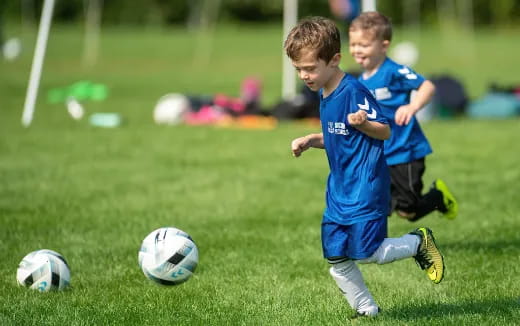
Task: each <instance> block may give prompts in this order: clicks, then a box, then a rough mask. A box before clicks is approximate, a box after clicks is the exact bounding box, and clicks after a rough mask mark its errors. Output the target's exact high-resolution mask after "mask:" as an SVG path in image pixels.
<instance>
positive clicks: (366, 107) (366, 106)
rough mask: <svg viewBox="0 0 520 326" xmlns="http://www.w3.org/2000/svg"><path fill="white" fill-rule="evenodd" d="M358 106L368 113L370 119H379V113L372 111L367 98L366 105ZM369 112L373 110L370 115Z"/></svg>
mask: <svg viewBox="0 0 520 326" xmlns="http://www.w3.org/2000/svg"><path fill="white" fill-rule="evenodd" d="M357 106H359V108H360V109H361V110H365V111H367V117H368V118H370V119H375V118H376V117H377V112H376V110H374V109H372V108H371V107H370V104H369V103H368V100H367V98H366V97H365V103H364V104H358V105H357ZM369 110H372V111H371V112H370V113H368V111H369Z"/></svg>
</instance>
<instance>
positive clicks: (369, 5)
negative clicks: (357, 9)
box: [361, 0, 376, 12]
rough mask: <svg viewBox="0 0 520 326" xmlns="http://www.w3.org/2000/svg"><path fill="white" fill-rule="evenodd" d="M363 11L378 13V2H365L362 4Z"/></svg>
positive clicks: (365, 0) (373, 0) (372, 0)
mask: <svg viewBox="0 0 520 326" xmlns="http://www.w3.org/2000/svg"><path fill="white" fill-rule="evenodd" d="M361 8H362V11H363V12H365V11H376V0H363V1H362V2H361Z"/></svg>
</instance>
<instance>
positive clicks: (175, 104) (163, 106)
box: [153, 93, 191, 125]
mask: <svg viewBox="0 0 520 326" xmlns="http://www.w3.org/2000/svg"><path fill="white" fill-rule="evenodd" d="M190 110H191V104H190V100H189V99H188V98H187V97H186V96H184V95H182V94H178V93H172V94H166V95H164V96H163V97H161V98H160V99H159V101H157V104H156V105H155V108H154V111H153V120H154V121H155V123H157V124H167V125H175V124H179V123H181V122H183V121H184V116H185V115H186V113H188V112H189V111H190Z"/></svg>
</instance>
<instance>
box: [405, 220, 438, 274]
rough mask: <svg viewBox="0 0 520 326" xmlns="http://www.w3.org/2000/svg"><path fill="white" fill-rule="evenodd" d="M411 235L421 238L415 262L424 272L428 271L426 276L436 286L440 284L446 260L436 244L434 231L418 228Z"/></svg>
mask: <svg viewBox="0 0 520 326" xmlns="http://www.w3.org/2000/svg"><path fill="white" fill-rule="evenodd" d="M410 234H415V235H417V236H419V237H420V238H421V243H420V244H419V248H418V249H417V255H415V256H414V257H413V258H415V261H416V262H417V265H419V267H421V269H422V270H426V275H428V278H429V279H430V280H431V281H432V282H433V283H435V284H439V283H440V282H441V281H442V279H443V278H444V258H443V257H442V254H441V252H440V251H439V249H438V248H437V245H436V244H435V238H434V237H433V232H432V230H430V229H428V228H418V229H416V230H414V231H413V232H410Z"/></svg>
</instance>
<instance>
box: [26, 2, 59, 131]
mask: <svg viewBox="0 0 520 326" xmlns="http://www.w3.org/2000/svg"><path fill="white" fill-rule="evenodd" d="M53 10H54V0H45V2H44V4H43V9H42V16H41V19H40V27H39V28H38V37H37V39H36V48H35V50H34V57H33V62H32V67H31V74H30V77H29V86H28V87H27V94H26V96H25V104H24V108H23V115H22V124H23V125H24V126H25V127H28V126H29V125H30V124H31V122H32V119H33V115H34V106H35V104H36V97H37V95H38V87H39V85H40V78H41V74H42V68H43V59H44V58H45V50H46V48H47V39H48V37H49V29H50V27H51V22H52V12H53Z"/></svg>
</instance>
